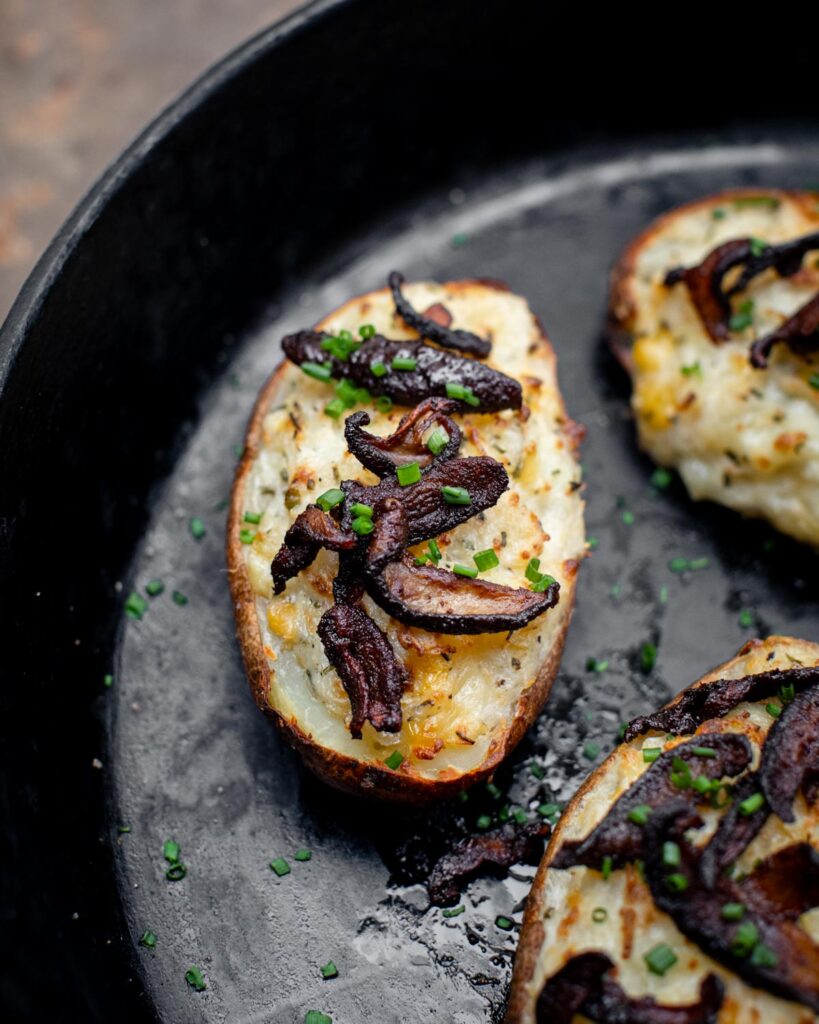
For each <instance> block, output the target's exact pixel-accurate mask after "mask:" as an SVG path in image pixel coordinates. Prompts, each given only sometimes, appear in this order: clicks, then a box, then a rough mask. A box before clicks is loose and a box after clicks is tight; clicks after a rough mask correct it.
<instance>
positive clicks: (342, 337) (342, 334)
mask: <svg viewBox="0 0 819 1024" xmlns="http://www.w3.org/2000/svg"><path fill="white" fill-rule="evenodd" d="M338 340H339V341H343V342H344V343H345V344H347V345H349V344H350V342H351V341H352V340H353V335H352V333H351V332H350V331H347V330H343V331H339V332H338Z"/></svg>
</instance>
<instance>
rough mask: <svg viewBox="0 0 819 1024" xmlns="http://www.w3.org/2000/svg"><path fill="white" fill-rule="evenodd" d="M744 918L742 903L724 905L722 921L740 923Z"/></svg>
mask: <svg viewBox="0 0 819 1024" xmlns="http://www.w3.org/2000/svg"><path fill="white" fill-rule="evenodd" d="M743 917H745V904H744V903H726V904H725V906H724V907H723V908H722V919H723V921H741V920H742V918H743Z"/></svg>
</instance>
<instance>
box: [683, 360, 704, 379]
mask: <svg viewBox="0 0 819 1024" xmlns="http://www.w3.org/2000/svg"><path fill="white" fill-rule="evenodd" d="M680 373H682V375H683V377H701V376H702V367H701V366H700V364H699V360H698V361H697V362H696V363H691V364H689V365H688V366H681V367H680Z"/></svg>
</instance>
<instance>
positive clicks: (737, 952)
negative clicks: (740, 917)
mask: <svg viewBox="0 0 819 1024" xmlns="http://www.w3.org/2000/svg"><path fill="white" fill-rule="evenodd" d="M758 942H759V929H758V928H757V926H756V925H755V924H754V922H753V921H743V922H742V924H741V925H739V927H738V928H737V930H736V931H735V932H734V936H733V938H732V939H731V952H732V953H733V954H734V956H741V957H746V956H748V955H749V954H750V952H751V950H753V948H754V946H755V945H756V944H757V943H758Z"/></svg>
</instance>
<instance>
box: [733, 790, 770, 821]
mask: <svg viewBox="0 0 819 1024" xmlns="http://www.w3.org/2000/svg"><path fill="white" fill-rule="evenodd" d="M764 803H765V797H764V796H763V795H762V794H761V793H752V794H751V795H750V796H749V797H746V798H745V799H744V800H743V801H741V803H740V805H739V813H740V814H741V815H742V816H743V818H750V816H751V815H752V814H756V812H757V811H758V810H759V809H760V808H761V807H762V805H763V804H764Z"/></svg>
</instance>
